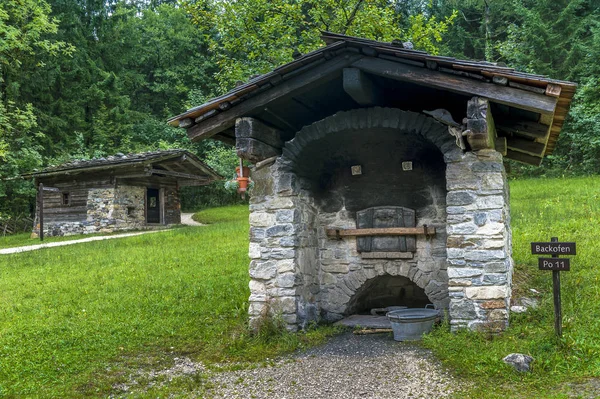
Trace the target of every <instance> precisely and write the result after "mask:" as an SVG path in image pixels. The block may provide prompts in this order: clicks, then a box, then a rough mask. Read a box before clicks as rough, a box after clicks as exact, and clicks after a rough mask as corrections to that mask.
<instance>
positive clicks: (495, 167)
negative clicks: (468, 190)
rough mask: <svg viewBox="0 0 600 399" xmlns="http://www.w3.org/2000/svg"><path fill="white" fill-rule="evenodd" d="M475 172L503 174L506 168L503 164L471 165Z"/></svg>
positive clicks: (484, 163) (481, 163)
mask: <svg viewBox="0 0 600 399" xmlns="http://www.w3.org/2000/svg"><path fill="white" fill-rule="evenodd" d="M471 170H472V171H473V172H476V173H477V172H503V171H504V166H503V165H502V163H501V162H474V163H473V165H471Z"/></svg>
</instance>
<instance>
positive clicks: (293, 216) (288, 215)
mask: <svg viewBox="0 0 600 399" xmlns="http://www.w3.org/2000/svg"><path fill="white" fill-rule="evenodd" d="M299 219H300V212H298V210H297V209H280V210H278V211H277V212H276V213H275V221H276V222H277V223H297V222H298V221H299Z"/></svg>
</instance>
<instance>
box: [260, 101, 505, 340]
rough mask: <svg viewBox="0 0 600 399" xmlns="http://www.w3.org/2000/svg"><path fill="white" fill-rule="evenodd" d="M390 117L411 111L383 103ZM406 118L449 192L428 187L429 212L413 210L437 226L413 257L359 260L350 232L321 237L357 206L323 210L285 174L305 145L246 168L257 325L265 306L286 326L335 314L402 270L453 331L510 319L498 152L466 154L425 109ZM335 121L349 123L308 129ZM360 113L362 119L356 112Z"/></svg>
mask: <svg viewBox="0 0 600 399" xmlns="http://www.w3.org/2000/svg"><path fill="white" fill-rule="evenodd" d="M364 111H365V110H361V112H362V113H363V114H364V113H365V112H364ZM396 111H397V112H396ZM378 112H379V111H378ZM390 115H391V116H394V115H395V116H397V117H398V118H399V119H401V118H403V117H405V116H406V115H407V113H404V112H403V111H399V110H389V111H387V110H386V114H385V115H384V116H388V118H387V119H386V122H385V123H386V126H390V125H392V123H390V122H389V116H390ZM359 116H360V115H359ZM375 116H377V114H373V115H368V114H367V115H366V119H365V120H368V121H369V123H371V124H377V123H381V122H380V121H379V120H378V119H377V118H376V117H375ZM409 117H410V118H413V121H414V126H420V127H419V129H421V130H420V131H419V130H418V132H420V134H421V135H423V136H424V137H425V139H427V140H430V141H431V142H433V143H434V144H435V145H437V146H438V148H440V151H441V152H442V154H443V155H444V162H445V164H446V191H447V192H446V196H445V201H444V198H443V197H440V195H443V194H441V193H439V192H432V196H433V197H434V198H432V201H430V202H431V203H433V204H436V205H437V206H436V210H435V211H434V212H430V211H422V212H421V214H420V215H419V211H417V214H418V217H417V225H422V224H423V223H427V224H428V225H430V226H434V227H436V230H437V234H436V236H434V237H433V238H426V237H422V236H419V237H418V239H417V253H416V254H415V257H414V259H411V260H400V259H397V260H387V259H364V258H361V257H360V255H359V254H358V253H357V251H356V240H354V239H344V240H340V241H337V240H332V239H331V238H329V237H326V236H325V228H326V227H332V226H335V227H340V228H355V227H356V222H355V219H354V218H355V212H348V211H346V210H345V209H342V210H340V211H336V212H325V211H324V210H322V209H320V207H319V206H318V205H317V200H315V198H314V194H313V193H312V192H311V190H310V187H312V186H311V184H310V182H309V181H305V180H304V179H302V178H300V177H298V176H297V175H296V174H295V173H293V172H291V170H292V169H293V168H291V167H290V166H291V165H292V162H294V158H296V159H301V156H300V155H298V154H300V151H301V148H299V147H297V148H290V151H289V154H291V155H292V156H293V157H292V156H290V157H288V156H286V151H285V150H284V156H282V157H280V158H278V159H277V161H276V162H275V163H274V164H273V165H271V166H268V167H264V168H262V169H260V170H254V171H253V172H252V179H253V180H254V182H255V187H254V190H253V192H252V197H251V200H250V248H249V256H250V258H251V263H250V278H251V280H250V291H251V295H250V300H249V302H250V306H249V314H250V322H251V324H252V325H253V326H255V327H256V326H258V324H259V323H260V321H261V319H262V317H264V316H267V315H269V314H270V315H278V317H281V318H282V319H283V320H284V321H285V322H286V323H287V326H288V329H290V330H296V329H297V328H303V327H305V326H306V324H307V323H310V322H312V321H318V320H319V319H321V318H324V319H325V320H328V321H334V320H337V319H339V318H341V317H342V316H343V315H345V314H347V312H348V311H351V310H352V306H353V304H354V302H353V297H354V296H355V295H356V294H357V293H359V292H360V291H361V287H364V286H365V284H370V282H374V281H375V279H376V278H381V277H386V276H390V277H394V276H403V277H406V278H408V279H409V280H410V281H412V282H413V283H415V284H416V285H417V286H419V287H421V288H422V289H424V291H425V294H426V295H427V297H428V298H429V299H430V300H431V301H432V302H433V303H434V304H435V305H436V307H437V308H446V307H449V316H450V322H451V325H452V328H453V329H454V330H456V329H459V328H471V329H477V328H490V329H503V328H505V327H506V326H507V323H508V311H507V309H508V306H509V301H510V294H511V282H512V266H513V265H512V260H511V250H512V248H511V232H510V218H509V209H508V185H507V184H506V176H505V171H504V167H503V164H502V156H501V155H500V154H499V153H497V152H496V151H494V150H483V151H478V152H477V153H472V152H467V153H463V152H462V151H460V150H459V149H458V147H456V146H455V145H454V140H453V138H451V137H450V139H448V137H446V136H443V135H444V134H448V132H447V130H446V131H444V129H442V128H440V125H437V124H434V123H432V122H430V121H420V119H419V118H425V117H421V116H419V117H415V116H414V115H412V114H411V115H409ZM332 118H334V119H332ZM332 120H337V121H340V122H339V123H340V124H342V123H343V124H345V123H346V122H344V121H345V120H346V119H344V118H341V116H340V115H336V116H334V117H330V118H327V119H325V120H324V121H321V122H317V124H320V126H324V125H326V126H327V130H325V129H322V128H321V127H320V126H317V128H315V129H312V131H311V132H310V133H311V134H313V135H316V134H327V132H328V131H331V130H335V129H336V126H338V125H337V124H336V123H333V122H332ZM356 120H357V121H358V123H361V122H360V121H361V119H360V117H359V118H356ZM353 121H354V119H353ZM353 123H354V122H353ZM393 123H394V124H395V123H398V124H400V123H401V121H399V122H393ZM315 125H316V124H315ZM370 127H372V125H370ZM305 129H306V128H305ZM319 129H320V130H319ZM427 129H429V130H427ZM301 133H302V131H301V132H299V133H298V135H300V134H301ZM298 135H297V136H298ZM306 136H307V137H309V136H308V134H307V135H306ZM300 143H302V141H301V142H300ZM286 148H287V144H286ZM294 154H295V155H294ZM399 205H402V204H399ZM444 208H445V209H444ZM444 228H445V230H446V232H444ZM373 286H380V287H381V286H385V284H376V285H375V284H374V285H373Z"/></svg>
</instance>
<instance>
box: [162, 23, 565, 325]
mask: <svg viewBox="0 0 600 399" xmlns="http://www.w3.org/2000/svg"><path fill="white" fill-rule="evenodd" d="M323 40H324V41H325V43H326V44H327V45H326V46H324V47H322V48H320V49H318V50H316V51H314V52H312V53H309V54H306V55H303V56H301V57H299V58H296V59H295V60H294V61H292V62H290V63H288V64H286V65H283V66H280V67H278V68H276V69H275V70H273V71H272V72H269V73H267V74H264V75H262V76H259V77H256V78H254V79H252V80H250V81H249V82H248V83H246V84H243V85H240V86H238V87H236V88H235V89H233V90H232V91H230V92H229V93H227V94H225V95H223V96H221V97H218V98H215V99H213V100H211V101H210V102H208V103H206V104H203V105H200V106H198V107H195V108H192V109H190V110H188V111H187V112H185V113H183V114H181V115H179V116H176V117H174V118H172V119H171V120H170V121H169V122H170V123H171V124H172V125H173V126H179V127H183V128H186V129H187V132H188V135H189V137H190V138H191V139H192V140H196V141H197V140H203V139H208V138H211V139H216V140H221V141H223V142H226V143H230V144H232V145H235V146H236V149H237V153H238V155H239V156H240V157H241V158H243V159H245V160H247V161H249V162H250V163H252V164H254V167H253V168H252V171H251V177H252V179H253V180H254V182H255V187H254V189H253V192H252V194H251V195H252V196H251V200H250V248H249V256H250V258H251V261H250V278H251V280H250V291H251V295H250V299H249V302H250V306H249V313H250V319H251V322H255V321H257V320H259V318H260V317H261V315H264V314H266V313H267V312H277V313H279V314H281V316H282V317H283V319H284V320H285V321H286V322H287V323H288V327H289V329H291V330H294V329H297V328H302V327H303V326H305V325H306V324H307V323H309V322H311V321H315V320H326V321H336V320H339V319H342V318H344V317H346V316H348V315H352V314H360V313H368V312H369V309H372V308H378V307H385V306H391V305H400V306H401V305H404V306H409V307H422V306H424V305H426V304H429V303H431V304H433V305H434V306H435V307H436V308H438V309H448V310H449V317H450V323H451V326H452V328H453V330H456V329H459V328H473V329H474V328H483V329H492V330H499V329H504V328H506V326H507V325H508V318H509V311H508V309H509V305H510V298H511V284H512V271H513V261H512V259H511V251H512V249H511V229H510V213H509V190H508V184H507V181H506V175H505V168H504V163H503V162H504V160H505V159H512V160H515V161H519V162H524V163H528V164H532V165H540V163H541V162H542V160H543V158H544V156H546V155H548V154H551V153H552V151H553V150H554V147H555V144H556V140H557V138H558V135H559V132H560V130H561V127H562V124H563V121H564V119H565V116H566V114H567V112H568V108H569V104H570V102H571V99H572V97H573V95H574V92H575V88H576V86H575V84H573V83H570V82H564V81H557V80H552V79H548V78H546V77H543V76H536V75H530V74H524V73H519V72H516V71H514V70H513V69H511V68H507V67H502V66H498V65H495V64H492V63H488V62H473V61H462V60H456V59H454V58H449V57H441V56H431V55H429V54H427V53H425V52H422V51H416V50H411V49H407V48H404V47H403V44H402V43H396V42H393V43H382V42H377V41H371V40H365V39H361V38H355V37H349V36H343V35H338V34H333V33H327V32H325V33H324V34H323ZM407 47H408V46H407Z"/></svg>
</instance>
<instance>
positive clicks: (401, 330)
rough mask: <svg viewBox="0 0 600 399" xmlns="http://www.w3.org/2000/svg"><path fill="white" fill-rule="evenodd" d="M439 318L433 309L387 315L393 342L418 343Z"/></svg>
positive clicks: (396, 311) (407, 310) (410, 310)
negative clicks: (392, 333)
mask: <svg viewBox="0 0 600 399" xmlns="http://www.w3.org/2000/svg"><path fill="white" fill-rule="evenodd" d="M439 316H440V312H439V311H437V310H435V309H422V308H416V309H415V308H413V309H400V310H394V311H391V312H388V313H387V317H388V319H389V320H390V323H391V324H392V331H393V332H394V340H396V341H418V340H420V339H421V337H422V336H423V334H425V333H428V332H429V331H431V327H433V323H434V322H435V320H436V319H437V318H438V317H439Z"/></svg>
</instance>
